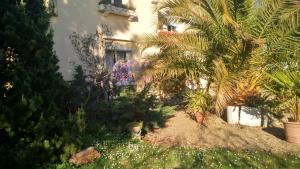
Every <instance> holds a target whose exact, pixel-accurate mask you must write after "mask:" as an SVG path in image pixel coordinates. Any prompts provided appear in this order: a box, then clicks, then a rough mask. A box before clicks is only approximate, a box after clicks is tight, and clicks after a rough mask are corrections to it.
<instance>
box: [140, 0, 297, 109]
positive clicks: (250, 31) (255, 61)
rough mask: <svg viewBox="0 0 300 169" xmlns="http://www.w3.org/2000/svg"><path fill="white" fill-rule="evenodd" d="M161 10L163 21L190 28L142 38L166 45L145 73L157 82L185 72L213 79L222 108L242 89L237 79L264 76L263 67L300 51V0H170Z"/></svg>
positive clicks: (214, 92)
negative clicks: (237, 89)
mask: <svg viewBox="0 0 300 169" xmlns="http://www.w3.org/2000/svg"><path fill="white" fill-rule="evenodd" d="M157 11H158V12H159V13H160V14H161V15H163V16H164V18H165V19H164V20H163V22H168V23H174V22H175V23H182V24H186V25H188V28H187V29H186V31H185V32H184V33H180V34H170V35H165V36H161V35H152V36H148V37H147V38H146V39H145V40H144V41H142V44H143V45H144V47H145V48H148V47H153V46H155V47H159V48H160V52H159V53H158V54H156V55H154V56H152V57H150V58H149V60H148V61H149V67H148V69H147V70H146V71H145V74H144V75H145V76H151V77H152V78H153V79H155V80H156V81H159V80H163V79H166V78H173V77H176V76H182V75H184V76H186V78H187V79H193V80H194V81H199V78H205V79H207V80H208V86H207V89H206V91H207V93H209V94H211V95H212V96H213V98H214V103H215V106H214V107H215V112H216V113H220V112H222V110H223V108H224V107H225V106H226V105H228V103H229V102H230V101H231V100H232V98H233V97H234V95H235V94H236V88H237V87H236V85H234V84H235V82H236V81H242V79H243V77H249V76H254V77H258V76H259V77H260V80H262V78H263V76H261V74H262V73H263V72H266V71H267V72H269V71H272V70H273V69H276V68H278V64H277V66H273V65H274V63H282V64H281V66H286V64H285V63H286V60H287V59H292V60H293V59H294V57H295V56H296V55H297V54H299V48H297V46H298V45H299V42H300V32H299V23H300V19H299V14H300V13H299V12H300V2H299V1H298V0H166V1H163V2H161V3H160V4H159V5H158V7H157ZM249 72H250V73H251V74H249ZM236 77H238V78H236ZM237 79H238V80H237ZM257 84H259V83H258V82H257Z"/></svg>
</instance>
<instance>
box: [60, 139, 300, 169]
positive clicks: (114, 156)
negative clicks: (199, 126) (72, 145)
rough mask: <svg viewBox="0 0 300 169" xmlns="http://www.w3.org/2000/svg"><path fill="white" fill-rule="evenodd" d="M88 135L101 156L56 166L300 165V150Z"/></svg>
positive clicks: (292, 168) (92, 168)
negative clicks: (177, 143) (283, 151)
mask: <svg viewBox="0 0 300 169" xmlns="http://www.w3.org/2000/svg"><path fill="white" fill-rule="evenodd" d="M94 138H95V135H94V136H90V137H87V139H86V142H87V143H91V142H93V144H94V145H95V146H96V148H97V150H98V151H100V153H101V157H100V158H99V159H98V160H96V161H94V162H93V163H91V164H89V165H84V166H79V167H75V166H71V165H69V164H68V163H63V164H59V165H57V166H56V168H59V169H69V168H80V169H102V168H111V169H118V168H125V169H126V168H128V169H132V168H145V169H148V168H153V169H156V168H157V169H161V168H205V169H207V168H220V169H223V168H224V169H226V168H228V169H229V168H230V169H231V168H242V169H245V168H264V169H265V168H272V169H275V168H278V169H284V168H290V169H299V168H300V154H298V155H295V154H294V155H279V154H277V155H276V154H270V153H266V152H258V151H228V150H221V149H218V150H196V149H185V148H177V147H171V148H164V147H156V146H152V145H150V144H148V143H143V142H140V141H134V140H129V139H124V137H121V136H116V135H112V134H106V136H103V134H102V135H99V137H98V139H95V140H97V141H93V139H94Z"/></svg>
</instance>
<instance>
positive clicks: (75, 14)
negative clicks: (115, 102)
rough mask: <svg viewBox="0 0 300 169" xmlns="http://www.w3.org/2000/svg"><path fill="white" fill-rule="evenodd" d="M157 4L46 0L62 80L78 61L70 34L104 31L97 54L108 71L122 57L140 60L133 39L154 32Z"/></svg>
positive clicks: (143, 0)
mask: <svg viewBox="0 0 300 169" xmlns="http://www.w3.org/2000/svg"><path fill="white" fill-rule="evenodd" d="M156 4H157V0H46V6H47V7H48V9H49V12H50V13H51V14H52V15H53V17H52V19H51V22H52V29H53V31H54V50H55V51H56V55H57V56H58V58H59V66H60V72H61V73H62V74H63V76H64V79H66V80H71V79H72V76H73V73H74V65H79V64H81V60H80V58H79V56H78V53H76V50H74V44H73V43H72V40H71V39H70V37H71V35H72V34H77V35H79V36H85V35H89V34H90V35H97V34H101V33H102V34H103V37H101V38H102V40H104V41H105V43H104V44H105V45H104V46H103V47H104V49H99V50H102V51H99V50H98V52H96V54H97V55H98V57H102V58H103V66H104V67H105V68H106V69H110V70H111V69H112V67H113V66H114V64H115V63H116V62H118V60H121V59H123V60H135V61H136V62H137V63H140V61H141V58H142V55H143V53H142V51H141V50H140V49H139V47H138V46H137V44H136V41H137V39H138V38H140V37H142V36H145V35H146V34H155V33H157V30H158V29H157V25H158V24H157V23H158V17H157V14H156V13H155V12H154V9H155V5H156ZM102 42H103V41H99V46H100V45H101V44H100V43H102ZM108 44H109V45H108ZM96 46H97V45H96Z"/></svg>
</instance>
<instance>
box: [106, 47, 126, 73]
mask: <svg viewBox="0 0 300 169" xmlns="http://www.w3.org/2000/svg"><path fill="white" fill-rule="evenodd" d="M130 56H131V51H114V50H107V51H106V52H105V68H106V69H108V70H112V68H113V66H114V65H115V64H116V63H117V62H118V61H120V60H124V61H127V60H128V59H129V58H130Z"/></svg>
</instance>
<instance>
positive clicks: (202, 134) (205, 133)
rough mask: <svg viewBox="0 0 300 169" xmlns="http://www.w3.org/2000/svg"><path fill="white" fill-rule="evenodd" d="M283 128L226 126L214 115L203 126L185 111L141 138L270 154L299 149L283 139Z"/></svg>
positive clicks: (149, 140) (199, 146) (173, 143)
mask: <svg viewBox="0 0 300 169" xmlns="http://www.w3.org/2000/svg"><path fill="white" fill-rule="evenodd" d="M283 139H284V135H283V128H268V129H264V128H261V127H246V126H239V125H229V124H227V123H226V122H225V121H223V120H222V119H220V118H217V117H215V116H208V117H207V119H206V121H205V125H204V126H202V125H200V124H198V123H196V122H195V121H193V120H191V119H190V118H189V116H188V115H187V114H185V113H184V112H178V113H176V115H175V116H174V117H172V118H170V119H169V120H168V121H167V123H166V127H165V128H161V129H157V130H155V131H153V132H151V133H148V134H147V135H146V136H145V138H144V140H147V141H148V142H150V143H152V144H155V145H162V146H181V147H193V148H200V149H210V148H226V149H234V150H241V149H252V150H253V149H255V150H263V151H268V152H273V153H289V152H300V146H298V145H293V144H290V143H288V142H286V141H284V140H283Z"/></svg>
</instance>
